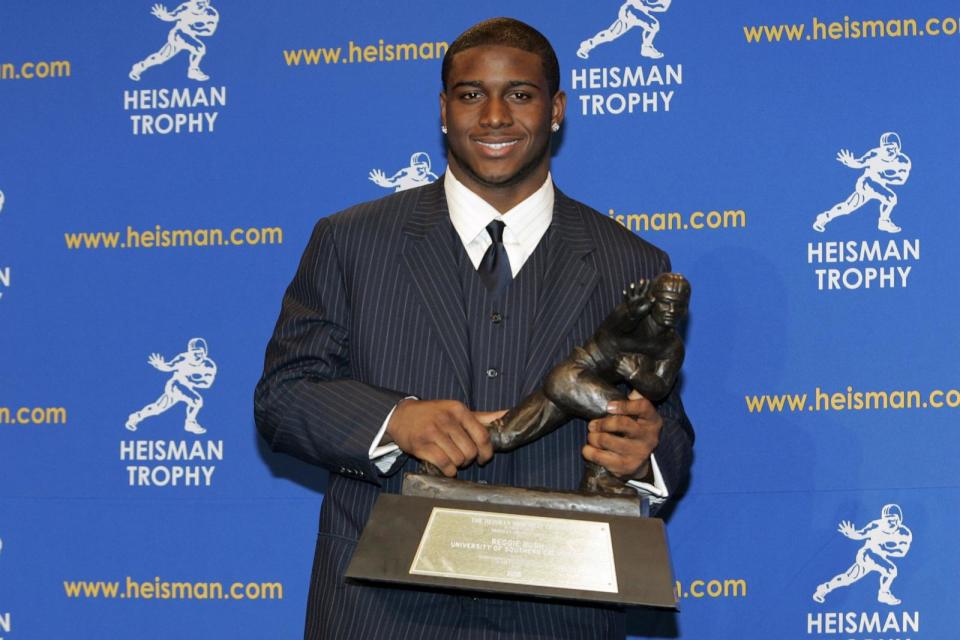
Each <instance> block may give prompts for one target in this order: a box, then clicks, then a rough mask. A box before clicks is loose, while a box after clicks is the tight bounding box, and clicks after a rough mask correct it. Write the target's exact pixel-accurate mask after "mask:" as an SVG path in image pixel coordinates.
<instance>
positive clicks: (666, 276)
mask: <svg viewBox="0 0 960 640" xmlns="http://www.w3.org/2000/svg"><path fill="white" fill-rule="evenodd" d="M658 291H672V292H674V293H679V294H682V295H683V296H684V297H687V298H688V297H690V281H689V280H687V279H686V278H684V277H683V276H682V275H680V274H679V273H661V274H660V275H659V276H657V278H656V279H655V280H654V281H653V292H652V293H653V294H654V295H656V293H657V292H658Z"/></svg>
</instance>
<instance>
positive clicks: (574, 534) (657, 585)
mask: <svg viewBox="0 0 960 640" xmlns="http://www.w3.org/2000/svg"><path fill="white" fill-rule="evenodd" d="M403 490H404V494H405V495H393V494H381V495H380V497H379V498H378V499H377V502H376V504H375V505H374V507H373V511H372V513H371V515H370V519H369V520H368V522H367V526H366V527H365V528H364V531H363V535H362V536H361V538H360V542H359V543H358V545H357V549H356V551H355V552H354V554H353V558H352V560H351V562H350V566H349V567H348V568H347V573H346V576H347V578H350V579H354V580H371V581H375V582H385V583H393V584H400V585H407V586H420V587H430V588H443V589H455V590H465V591H471V592H476V593H488V594H509V595H519V596H530V597H538V598H560V599H571V600H578V601H587V602H603V603H610V604H620V605H640V606H651V607H662V608H667V609H674V610H675V609H677V600H676V597H675V593H674V579H673V571H672V568H671V563H670V553H669V549H668V546H667V539H666V531H665V528H664V525H663V522H662V521H661V520H659V519H656V518H647V517H642V514H644V513H645V512H646V500H645V499H641V498H640V497H639V496H637V497H636V498H632V497H630V498H628V497H622V496H597V495H588V494H583V493H579V492H557V491H545V490H536V489H518V488H516V487H504V486H497V485H483V484H476V483H470V482H463V481H457V480H451V479H447V478H437V477H434V476H423V475H417V474H408V475H407V476H405V478H404V489H403Z"/></svg>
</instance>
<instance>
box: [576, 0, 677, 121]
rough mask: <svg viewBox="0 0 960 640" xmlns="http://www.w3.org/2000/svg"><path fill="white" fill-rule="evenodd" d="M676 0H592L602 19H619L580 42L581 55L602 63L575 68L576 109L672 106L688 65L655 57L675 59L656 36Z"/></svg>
mask: <svg viewBox="0 0 960 640" xmlns="http://www.w3.org/2000/svg"><path fill="white" fill-rule="evenodd" d="M671 1H672V0H627V1H626V2H619V3H616V2H596V3H590V5H589V6H590V7H591V9H592V10H594V12H595V13H596V16H597V17H596V22H597V23H600V24H603V23H604V21H610V20H611V18H613V20H612V22H606V24H607V25H608V26H605V27H603V28H601V29H600V30H599V31H595V32H594V33H593V34H592V35H589V36H588V37H587V38H586V39H585V40H583V41H581V42H580V43H579V45H578V46H577V49H576V54H577V57H579V58H581V59H582V60H586V61H588V62H587V64H590V63H595V64H599V65H601V66H584V67H580V68H573V69H571V77H570V87H571V94H572V95H573V98H574V100H573V109H572V110H573V111H575V112H579V113H580V115H583V116H605V115H612V116H621V115H634V114H644V113H657V112H661V111H670V106H671V103H672V101H673V98H674V95H675V93H676V87H677V86H679V85H682V84H683V65H682V64H678V63H672V62H671V63H667V64H657V63H653V62H650V61H654V60H660V59H663V58H667V59H668V60H669V56H668V53H667V52H666V51H665V50H661V49H659V48H658V47H657V45H655V44H654V41H655V40H656V39H657V36H658V34H659V33H660V22H661V18H662V17H664V14H666V12H667V11H668V10H669V9H670V3H671ZM618 4H619V6H617V5H618ZM613 10H615V11H616V13H615V14H614V11H613ZM584 35H587V34H584ZM610 61H626V65H625V66H620V65H612V66H607V65H608V63H609V62H610ZM637 61H640V62H643V64H636V62H637Z"/></svg>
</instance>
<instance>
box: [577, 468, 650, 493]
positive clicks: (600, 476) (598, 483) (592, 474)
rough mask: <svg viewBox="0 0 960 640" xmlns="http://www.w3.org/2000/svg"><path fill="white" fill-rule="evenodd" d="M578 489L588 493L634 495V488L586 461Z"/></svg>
mask: <svg viewBox="0 0 960 640" xmlns="http://www.w3.org/2000/svg"><path fill="white" fill-rule="evenodd" d="M580 490H581V491H588V492H590V493H610V494H614V495H618V496H635V495H637V491H636V489H634V488H633V487H631V486H630V485H628V484H627V483H626V481H624V480H621V479H620V478H618V477H617V476H615V475H613V474H612V473H610V472H609V471H607V470H606V469H604V468H603V467H601V466H600V465H598V464H595V463H593V462H587V463H586V465H585V466H584V469H583V480H581V481H580Z"/></svg>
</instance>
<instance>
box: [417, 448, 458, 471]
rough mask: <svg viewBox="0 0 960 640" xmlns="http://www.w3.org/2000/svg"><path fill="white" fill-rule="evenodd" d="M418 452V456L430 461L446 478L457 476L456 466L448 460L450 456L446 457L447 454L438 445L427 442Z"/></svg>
mask: <svg viewBox="0 0 960 640" xmlns="http://www.w3.org/2000/svg"><path fill="white" fill-rule="evenodd" d="M418 453H419V455H418V456H417V457H418V458H420V459H421V460H425V461H427V462H430V463H432V464H433V465H434V466H435V467H437V468H438V469H440V471H442V472H443V475H445V476H447V477H448V478H455V477H456V476H457V466H456V465H455V464H453V462H451V461H450V458H448V457H447V454H446V453H444V451H443V449H441V448H440V446H439V445H436V444H428V445H427V446H426V447H424V448H423V450H422V451H420V452H418Z"/></svg>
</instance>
